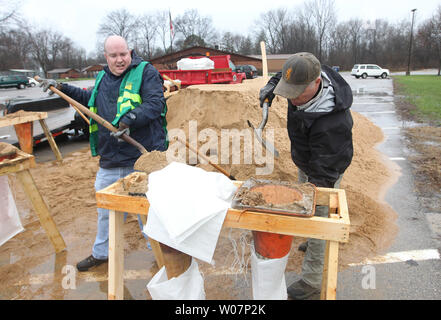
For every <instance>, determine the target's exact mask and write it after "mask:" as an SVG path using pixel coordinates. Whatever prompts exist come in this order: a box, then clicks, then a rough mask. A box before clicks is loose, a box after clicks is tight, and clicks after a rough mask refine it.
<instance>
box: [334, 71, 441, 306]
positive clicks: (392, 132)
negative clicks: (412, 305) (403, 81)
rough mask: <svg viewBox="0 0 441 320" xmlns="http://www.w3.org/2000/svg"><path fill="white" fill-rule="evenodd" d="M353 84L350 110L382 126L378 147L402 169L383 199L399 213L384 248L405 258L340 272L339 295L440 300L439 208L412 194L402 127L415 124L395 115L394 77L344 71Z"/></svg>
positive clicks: (440, 222) (356, 298) (409, 168)
mask: <svg viewBox="0 0 441 320" xmlns="http://www.w3.org/2000/svg"><path fill="white" fill-rule="evenodd" d="M343 76H344V78H345V79H346V80H347V81H348V83H349V84H350V86H351V87H352V90H353V94H354V103H353V106H352V110H353V111H356V112H359V113H361V114H362V115H364V116H366V117H367V118H368V119H369V120H371V121H372V122H373V123H374V124H375V125H377V126H378V127H380V128H381V129H382V131H383V133H384V136H385V139H384V141H383V142H382V143H380V144H379V145H378V146H377V149H378V150H379V151H380V152H381V153H383V154H384V155H385V156H386V157H388V158H389V160H391V161H393V162H394V163H395V164H396V165H397V166H398V168H399V171H400V176H399V178H398V181H397V182H396V183H395V184H394V185H392V186H391V187H390V188H389V189H388V191H387V193H386V195H385V201H386V202H387V203H388V204H389V205H390V206H391V207H392V208H393V209H394V210H395V211H396V213H397V215H398V217H397V219H396V224H397V226H398V229H399V230H398V234H397V236H396V238H395V240H394V241H393V243H392V245H391V246H390V247H389V248H387V249H386V252H384V253H379V255H387V254H390V253H398V252H400V253H401V254H402V256H403V257H402V258H401V262H392V261H390V260H386V261H390V262H389V263H381V264H372V265H367V264H365V265H359V266H353V267H349V268H348V269H345V270H344V271H341V272H339V275H338V287H337V299H351V300H352V299H355V300H358V299H363V300H365V299H369V300H370V299H381V300H383V299H385V300H389V299H405V300H421V299H429V300H431V299H436V300H438V299H441V260H440V259H439V253H440V248H441V233H440V231H439V230H440V226H441V220H440V219H439V218H440V217H441V208H439V209H438V212H426V209H425V207H424V205H423V203H422V201H427V199H419V198H417V196H416V195H415V192H414V180H413V174H412V167H411V163H410V162H409V161H408V156H409V155H410V154H411V153H412V150H409V149H407V148H406V144H405V140H404V135H403V132H402V130H403V129H404V128H405V127H409V126H413V125H415V124H413V123H410V122H406V121H402V120H401V119H399V117H398V116H397V114H396V106H395V104H394V95H393V84H392V80H391V79H375V78H368V79H365V80H363V79H355V78H354V77H351V76H350V75H349V74H343Z"/></svg>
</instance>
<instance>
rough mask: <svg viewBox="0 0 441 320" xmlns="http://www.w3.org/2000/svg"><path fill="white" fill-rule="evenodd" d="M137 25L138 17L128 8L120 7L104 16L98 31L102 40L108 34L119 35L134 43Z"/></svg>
mask: <svg viewBox="0 0 441 320" xmlns="http://www.w3.org/2000/svg"><path fill="white" fill-rule="evenodd" d="M137 26H138V21H137V19H136V17H135V16H134V15H132V14H131V13H130V12H128V11H127V10H126V9H120V10H115V11H112V12H110V13H109V14H108V15H107V16H106V17H105V18H104V21H103V22H102V23H101V24H100V26H99V29H98V32H97V33H98V35H99V36H100V38H101V39H100V40H101V42H102V41H103V38H106V37H107V36H110V35H118V36H121V37H123V38H124V39H126V40H127V42H128V43H129V44H133V43H132V40H134V38H135V35H136V31H137Z"/></svg>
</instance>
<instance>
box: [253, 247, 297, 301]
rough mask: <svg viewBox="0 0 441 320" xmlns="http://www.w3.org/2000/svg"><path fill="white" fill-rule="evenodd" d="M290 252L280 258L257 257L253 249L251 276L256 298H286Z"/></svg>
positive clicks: (254, 297)
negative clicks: (286, 277) (286, 275)
mask: <svg viewBox="0 0 441 320" xmlns="http://www.w3.org/2000/svg"><path fill="white" fill-rule="evenodd" d="M288 256H289V253H288V254H287V255H286V256H284V257H283V258H280V259H261V258H259V257H257V255H256V253H255V249H254V246H253V248H252V250H251V277H252V286H253V299H254V300H286V299H287V298H288V294H287V292H286V282H285V269H286V264H287V263H288Z"/></svg>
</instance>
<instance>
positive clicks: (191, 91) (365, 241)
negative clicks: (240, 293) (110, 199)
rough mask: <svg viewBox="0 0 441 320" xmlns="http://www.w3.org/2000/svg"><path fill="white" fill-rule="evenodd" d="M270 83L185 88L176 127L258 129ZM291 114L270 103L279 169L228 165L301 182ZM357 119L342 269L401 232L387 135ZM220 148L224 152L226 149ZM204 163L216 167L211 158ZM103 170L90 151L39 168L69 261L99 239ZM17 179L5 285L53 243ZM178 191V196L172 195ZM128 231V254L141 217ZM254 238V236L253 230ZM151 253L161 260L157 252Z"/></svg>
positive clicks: (1, 271) (226, 241)
mask: <svg viewBox="0 0 441 320" xmlns="http://www.w3.org/2000/svg"><path fill="white" fill-rule="evenodd" d="M262 86H263V82H262V80H261V79H255V80H249V81H245V82H244V83H243V84H239V85H216V86H213V85H210V86H195V87H190V88H187V89H184V90H181V92H180V93H179V94H176V95H174V96H172V97H171V98H170V99H169V100H168V102H167V104H168V108H169V112H168V115H167V121H168V129H169V130H170V129H173V128H179V129H182V130H183V131H184V132H186V134H188V131H189V129H188V123H189V121H192V120H196V121H197V125H198V131H199V132H200V131H201V130H203V129H204V128H212V129H213V130H215V131H216V132H218V133H220V132H221V130H222V129H238V130H242V129H246V128H248V130H251V129H250V128H249V127H248V125H247V120H250V121H251V122H252V123H253V124H254V126H257V125H258V124H259V123H260V121H261V119H262V113H261V112H262V109H261V108H260V106H259V101H258V92H259V88H261V87H262ZM286 113H287V104H286V101H284V99H280V98H276V99H275V100H274V102H273V105H272V107H271V108H270V113H269V119H268V123H267V125H266V128H273V129H274V130H275V146H276V148H277V149H278V151H279V153H280V157H279V158H278V159H276V160H275V163H274V170H273V172H272V173H271V174H269V175H267V176H259V175H256V164H251V165H242V164H229V165H221V166H222V167H223V168H224V169H226V170H227V171H228V172H230V173H231V174H232V175H234V176H235V177H236V178H237V179H238V180H246V179H249V178H251V177H255V178H258V179H263V178H264V179H273V180H282V181H295V180H296V179H297V168H296V167H295V165H294V164H293V162H292V160H291V155H290V141H289V138H288V134H287V129H286ZM353 118H354V129H353V137H354V159H353V161H352V164H351V166H350V167H349V169H348V170H347V172H346V174H345V176H344V178H343V181H342V184H341V188H342V189H345V190H346V192H347V200H348V206H349V215H350V219H351V232H350V238H349V239H350V240H349V243H347V244H343V245H342V246H341V251H340V254H339V258H340V266H341V267H344V266H346V265H347V264H348V263H354V262H360V261H362V260H363V259H364V258H366V257H368V256H371V255H374V254H377V253H378V252H381V251H382V250H384V249H385V248H387V247H388V246H389V245H390V243H391V240H392V239H393V238H394V235H395V232H396V226H395V224H394V222H393V221H394V219H395V213H394V212H393V210H392V209H391V208H390V207H389V206H388V205H386V204H385V203H384V202H383V201H382V197H383V194H384V192H385V187H387V186H389V185H390V184H391V183H393V180H394V179H396V176H395V173H394V172H393V171H391V170H390V168H387V167H386V165H385V164H384V163H383V162H382V159H381V156H380V154H379V152H378V151H377V150H376V149H375V148H374V147H375V145H376V144H377V143H379V142H380V141H382V139H383V136H382V133H381V130H380V129H379V128H377V127H376V126H374V125H373V124H372V123H371V122H370V121H369V120H367V118H365V117H363V116H361V115H359V114H357V113H353ZM176 143H177V142H176ZM217 152H218V153H219V155H220V152H221V151H220V149H219V150H218V151H217ZM198 166H200V167H203V168H204V169H206V170H209V171H215V169H214V168H212V167H211V166H210V165H208V164H199V165H198ZM97 169H98V158H92V157H91V155H90V152H89V151H88V150H87V149H85V150H82V151H80V152H75V153H73V154H71V155H69V156H67V157H65V158H64V160H63V162H62V163H57V162H48V163H41V164H38V165H37V167H36V168H35V169H32V170H31V172H32V175H33V177H34V178H35V180H36V184H37V186H38V188H39V189H40V192H41V193H42V195H43V197H44V199H45V200H46V202H47V203H48V205H49V208H50V211H51V214H52V216H53V217H54V220H55V222H56V224H57V226H58V228H59V229H60V232H61V233H62V235H63V237H64V240H65V242H66V244H67V252H68V258H67V260H68V262H67V263H70V264H72V265H75V263H76V262H77V261H79V260H80V259H83V258H85V257H87V256H88V255H89V254H90V251H91V247H92V244H93V241H94V239H95V232H96V207H95V206H96V202H95V190H94V187H93V185H94V180H95V174H96V171H97ZM11 182H12V186H13V190H14V194H15V196H16V198H17V204H18V207H19V210H20V215H21V218H22V223H23V225H24V226H25V228H26V231H25V232H23V233H21V234H19V235H17V236H16V237H14V238H13V239H11V240H10V241H8V242H7V243H6V244H5V245H3V246H2V247H1V248H0V255H5V254H12V253H13V254H14V255H15V257H16V262H15V263H10V264H8V265H3V266H1V265H0V278H2V279H4V281H5V283H7V282H10V281H12V282H13V281H14V279H17V277H25V276H26V275H28V274H29V273H28V270H29V269H31V268H32V267H35V266H37V265H39V264H41V263H42V261H45V259H47V258H48V257H49V256H50V255H51V254H52V248H51V244H50V242H49V241H48V239H47V237H46V235H45V233H44V231H43V230H42V228H41V227H40V225H39V222H38V220H37V218H36V215H35V213H34V212H33V210H32V209H31V207H30V205H29V202H28V201H27V199H25V198H24V195H23V192H22V190H21V187H20V185H19V184H18V183H17V181H16V180H15V178H14V177H11ZM172 196H173V195H170V197H171V198H172ZM125 229H126V232H125V240H126V243H125V249H126V253H127V252H130V251H131V250H135V249H139V248H144V247H145V242H144V241H143V238H142V235H141V233H140V232H139V228H138V225H137V222H136V221H135V220H134V219H133V218H129V220H128V223H126V225H125ZM128 230H130V231H128ZM241 234H242V233H241V231H239V230H226V229H224V230H223V231H222V233H221V237H220V239H219V242H218V245H217V248H216V252H215V256H214V259H215V260H216V262H217V263H216V268H217V271H219V268H220V269H222V268H228V267H230V266H231V263H232V261H233V258H234V257H233V256H234V254H233V253H232V252H233V251H232V246H231V240H230V238H233V239H235V240H237V241H238V240H239V237H240V236H241ZM246 237H247V239H248V240H250V239H251V234H250V233H249V235H247V236H246ZM303 240H304V239H300V238H296V239H295V241H294V244H293V249H292V250H291V255H290V258H289V263H288V267H287V270H295V271H299V268H300V265H301V261H302V259H303V253H301V252H298V251H297V250H296V248H297V245H298V243H300V242H301V241H303ZM149 254H151V251H150V253H149ZM151 256H152V259H153V254H151ZM201 270H202V271H203V272H204V274H205V276H206V277H209V276H210V272H213V273H216V272H217V271H216V269H215V268H213V267H211V266H209V265H207V264H203V265H202V266H201ZM104 272H105V269H104ZM11 279H12V280H11ZM9 284H10V285H11V283H9ZM224 284H226V283H224ZM219 288H225V286H224V285H222V286H219V283H217V284H216V283H215V282H209V281H206V292H207V298H210V299H222V298H225V299H228V298H231V295H230V293H228V291H229V290H224V291H222V292H220V291H219V290H220V289H219ZM46 290H49V288H46ZM51 290H55V289H51ZM210 292H211V293H210ZM30 294H31V293H30ZM54 294H55V293H54ZM22 297H26V295H22Z"/></svg>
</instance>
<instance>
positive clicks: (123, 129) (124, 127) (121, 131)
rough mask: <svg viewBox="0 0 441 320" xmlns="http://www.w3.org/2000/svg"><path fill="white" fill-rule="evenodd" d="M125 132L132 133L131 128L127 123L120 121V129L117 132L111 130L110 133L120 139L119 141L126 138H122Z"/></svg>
mask: <svg viewBox="0 0 441 320" xmlns="http://www.w3.org/2000/svg"><path fill="white" fill-rule="evenodd" d="M124 133H125V134H126V135H130V128H129V126H128V125H127V124H125V123H124V122H122V121H120V122H119V128H118V131H117V132H111V133H110V135H111V136H112V137H114V138H115V139H118V142H123V141H124V140H123V139H121V136H122V135H123V134H124Z"/></svg>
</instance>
